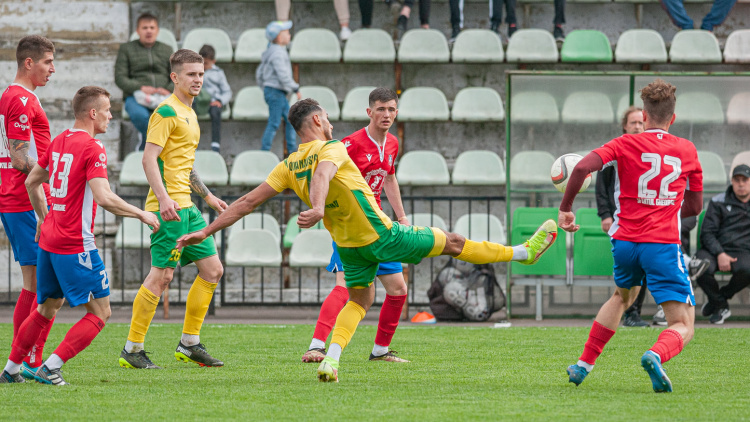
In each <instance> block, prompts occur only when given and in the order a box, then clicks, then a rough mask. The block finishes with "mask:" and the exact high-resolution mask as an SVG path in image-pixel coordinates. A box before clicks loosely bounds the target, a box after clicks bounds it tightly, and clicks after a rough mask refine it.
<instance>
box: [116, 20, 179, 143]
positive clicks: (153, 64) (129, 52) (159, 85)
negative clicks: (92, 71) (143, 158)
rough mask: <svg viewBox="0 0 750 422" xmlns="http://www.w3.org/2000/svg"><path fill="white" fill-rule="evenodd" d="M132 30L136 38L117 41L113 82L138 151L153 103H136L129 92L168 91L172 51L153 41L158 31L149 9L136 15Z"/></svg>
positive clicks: (169, 90) (164, 45) (145, 94)
mask: <svg viewBox="0 0 750 422" xmlns="http://www.w3.org/2000/svg"><path fill="white" fill-rule="evenodd" d="M136 32H137V33H138V39H137V40H135V41H130V42H126V43H124V44H122V45H120V50H119V51H118V53H117V61H116V62H115V84H116V85H117V86H118V87H119V88H120V89H121V90H122V95H123V98H125V111H127V113H128V114H129V115H130V121H131V122H133V126H135V128H136V129H137V130H138V132H139V134H140V140H139V142H138V146H137V147H136V151H138V150H143V147H144V146H145V142H146V129H148V119H149V118H150V117H151V113H153V111H154V109H155V107H150V106H145V105H142V104H139V102H138V101H136V98H135V97H134V95H133V94H134V93H135V92H136V91H141V92H142V93H143V94H144V96H143V97H144V98H146V97H148V96H150V95H154V94H158V95H163V96H169V95H171V94H172V81H171V79H170V78H169V73H170V67H169V56H171V55H172V48H171V47H170V46H168V45H166V44H164V43H161V42H159V41H156V37H157V36H158V35H159V20H158V19H157V17H156V16H154V15H152V14H150V13H144V14H142V15H141V16H139V17H138V21H137V23H136ZM142 102H143V101H142ZM146 104H148V99H146ZM156 105H158V102H156Z"/></svg>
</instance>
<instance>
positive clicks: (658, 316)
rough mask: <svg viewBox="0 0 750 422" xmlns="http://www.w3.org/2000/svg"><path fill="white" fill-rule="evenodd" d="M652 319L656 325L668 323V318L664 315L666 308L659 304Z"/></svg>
mask: <svg viewBox="0 0 750 422" xmlns="http://www.w3.org/2000/svg"><path fill="white" fill-rule="evenodd" d="M652 321H653V322H654V325H667V318H666V317H665V316H664V309H662V307H661V305H659V308H658V309H657V310H656V313H655V314H654V317H653V318H652Z"/></svg>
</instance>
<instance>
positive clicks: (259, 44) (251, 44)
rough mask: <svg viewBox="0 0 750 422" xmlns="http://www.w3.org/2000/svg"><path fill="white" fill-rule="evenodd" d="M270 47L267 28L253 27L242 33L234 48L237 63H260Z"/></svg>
mask: <svg viewBox="0 0 750 422" xmlns="http://www.w3.org/2000/svg"><path fill="white" fill-rule="evenodd" d="M266 48H268V40H267V39H266V30H265V29H263V28H253V29H248V30H246V31H244V32H243V33H242V34H240V38H239V39H238V40H237V48H236V49H235V50H234V61H235V62H237V63H260V57H261V56H262V55H263V52H264V51H266Z"/></svg>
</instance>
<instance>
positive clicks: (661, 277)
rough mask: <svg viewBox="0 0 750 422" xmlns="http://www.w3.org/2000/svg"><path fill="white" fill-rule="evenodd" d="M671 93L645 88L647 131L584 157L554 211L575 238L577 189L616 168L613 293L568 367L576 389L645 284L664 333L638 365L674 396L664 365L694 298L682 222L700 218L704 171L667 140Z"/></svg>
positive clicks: (691, 313)
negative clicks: (662, 316)
mask: <svg viewBox="0 0 750 422" xmlns="http://www.w3.org/2000/svg"><path fill="white" fill-rule="evenodd" d="M675 90H676V88H675V87H674V86H673V85H670V84H669V83H667V82H665V81H663V80H661V79H657V80H655V81H654V82H652V83H650V84H648V85H647V86H646V87H644V88H643V89H642V90H641V99H642V100H643V104H644V107H643V108H644V109H643V121H644V123H645V126H646V131H645V132H643V133H640V134H636V135H630V134H626V135H623V136H621V137H619V138H615V139H613V140H612V141H610V142H608V143H606V144H605V145H604V146H602V147H601V148H597V149H595V150H594V151H592V152H591V153H589V154H588V155H587V156H586V157H584V158H583V160H581V161H580V162H579V163H578V165H576V167H575V169H574V170H573V172H572V174H571V176H570V181H569V182H568V186H567V189H566V190H565V195H564V196H563V200H562V203H561V204H560V215H559V218H558V219H559V225H560V228H562V229H563V230H566V231H570V232H574V231H576V230H578V228H579V226H578V225H576V224H575V215H574V214H573V213H572V212H571V207H572V205H573V200H574V199H575V196H576V193H577V192H578V190H579V188H580V186H581V182H583V179H584V178H585V177H586V175H588V174H589V173H591V172H592V171H596V170H601V169H602V168H603V167H607V166H614V168H615V177H616V179H617V180H616V186H619V189H618V190H617V191H616V193H615V195H616V199H615V203H616V204H617V210H616V211H615V213H614V222H613V223H612V227H611V229H610V235H611V236H612V255H613V257H614V261H615V265H614V278H615V284H616V285H617V289H616V290H615V293H614V294H613V295H612V298H610V299H609V300H608V301H607V302H606V303H605V304H604V305H603V306H602V307H601V309H600V310H599V313H598V314H597V315H596V319H595V320H594V324H593V326H592V327H591V332H590V333H589V338H588V341H587V342H586V345H585V346H584V349H583V354H582V355H581V357H580V359H579V360H578V363H576V364H573V365H570V366H569V367H568V375H569V379H570V382H572V383H575V384H576V385H580V384H581V383H582V382H583V380H584V378H585V377H586V376H587V375H588V374H589V373H590V372H591V370H592V369H593V368H594V363H595V362H596V358H597V357H599V355H600V354H601V353H602V350H603V349H604V346H605V345H606V344H607V342H608V341H609V340H610V339H611V338H612V336H613V335H614V334H615V330H616V329H617V325H618V323H619V322H620V318H621V317H622V314H623V312H624V311H625V309H626V308H628V307H629V306H630V305H631V304H632V303H633V300H634V299H635V298H636V296H638V291H639V290H640V286H641V280H643V278H644V276H645V277H646V279H648V288H649V290H651V295H652V296H653V297H654V300H655V301H656V303H657V304H659V305H661V306H662V307H663V309H664V314H665V316H666V318H667V325H668V328H667V329H666V330H664V331H662V332H661V334H659V338H658V339H657V341H656V343H655V344H654V345H653V346H652V347H651V349H649V350H648V351H646V353H644V354H643V357H641V365H642V366H643V368H644V369H645V370H646V372H647V373H648V375H649V377H651V383H652V385H653V388H654V391H655V392H657V393H662V392H671V391H672V382H671V381H670V380H669V378H668V377H667V374H666V372H664V369H663V368H662V365H663V364H664V363H666V362H667V361H668V360H670V359H671V358H673V357H674V356H676V355H677V354H678V353H680V351H682V348H683V347H684V346H685V344H687V343H688V342H689V341H690V339H692V338H693V331H694V330H693V324H694V321H695V308H694V306H695V297H694V296H693V288H692V286H691V284H690V279H689V278H688V271H687V268H686V267H685V263H684V262H683V259H682V252H681V251H680V217H690V216H694V215H698V214H699V213H700V211H701V208H702V207H703V171H702V170H701V165H700V163H699V162H698V153H697V151H696V150H695V146H694V145H693V144H692V143H691V142H690V141H688V140H687V139H682V138H678V137H676V136H673V135H670V134H669V133H668V132H667V131H668V130H669V126H670V125H672V123H674V120H675V114H674V107H675Z"/></svg>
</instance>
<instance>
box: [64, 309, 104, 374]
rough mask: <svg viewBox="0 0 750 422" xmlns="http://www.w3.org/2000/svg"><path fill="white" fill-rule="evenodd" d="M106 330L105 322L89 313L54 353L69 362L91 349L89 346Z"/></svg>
mask: <svg viewBox="0 0 750 422" xmlns="http://www.w3.org/2000/svg"><path fill="white" fill-rule="evenodd" d="M102 328H104V321H102V320H101V319H99V317H97V316H96V315H94V314H92V313H88V314H86V315H84V317H83V318H81V320H80V321H78V322H77V323H76V325H74V326H73V327H71V328H70V330H68V334H65V339H64V340H63V341H62V343H60V345H59V346H57V349H55V351H54V353H55V354H56V355H57V356H59V357H60V359H62V361H63V362H67V361H69V360H70V359H71V358H73V357H74V356H75V355H77V354H78V353H80V352H81V351H82V350H83V349H85V348H87V347H89V344H91V342H92V341H93V340H94V338H95V337H96V336H97V335H99V333H100V332H101V331H102Z"/></svg>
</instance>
